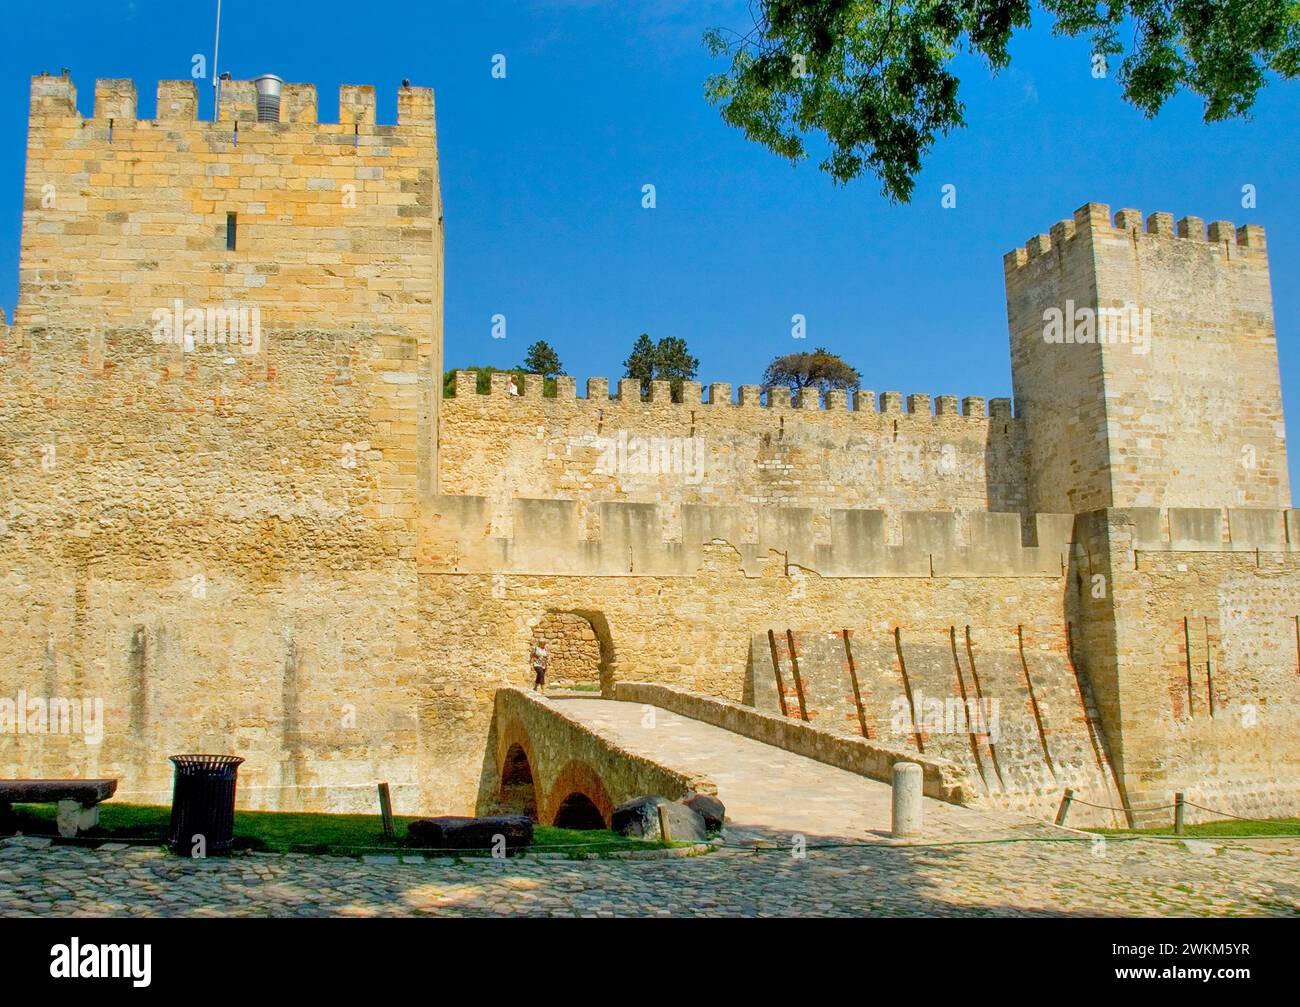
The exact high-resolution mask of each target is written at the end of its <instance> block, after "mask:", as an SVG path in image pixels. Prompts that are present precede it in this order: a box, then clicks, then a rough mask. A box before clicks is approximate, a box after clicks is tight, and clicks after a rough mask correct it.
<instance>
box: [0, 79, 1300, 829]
mask: <svg viewBox="0 0 1300 1007" xmlns="http://www.w3.org/2000/svg"><path fill="white" fill-rule="evenodd" d="M75 98H76V95H75V91H74V88H73V85H72V82H71V81H70V80H69V79H67V78H66V77H50V76H40V77H37V78H35V79H34V80H33V82H32V102H31V119H30V126H29V142H28V154H27V175H26V189H25V201H24V212H23V232H22V248H21V263H20V283H19V302H18V306H17V311H16V314H15V318H14V321H13V325H12V326H8V325H2V326H0V490H2V491H3V492H2V497H3V499H0V508H3V509H2V510H0V550H2V552H0V700H3V699H7V700H9V701H10V705H9V710H10V711H11V713H10V716H9V718H8V721H7V722H6V720H5V717H4V715H3V713H4V708H3V706H2V705H0V727H2V728H4V730H3V733H0V775H4V776H20V777H21V776H115V777H119V778H120V779H121V780H122V783H121V785H120V787H119V799H120V800H130V801H141V802H143V801H152V802H163V803H165V801H166V799H167V796H168V794H169V792H170V765H169V763H168V762H167V760H166V756H167V755H169V754H173V753H177V752H185V751H222V752H226V751H228V752H233V753H237V754H240V755H243V756H244V757H245V758H246V759H247V762H246V763H245V765H244V767H243V768H242V769H241V775H240V794H241V800H242V801H243V803H244V804H246V805H247V806H250V807H261V808H279V809H302V810H319V811H356V810H370V809H371V808H372V805H373V784H374V781H375V780H380V779H382V780H387V781H390V783H391V785H392V789H393V794H394V803H395V805H396V807H397V810H398V811H399V812H402V813H414V812H417V811H418V812H439V813H451V812H465V811H468V810H470V809H472V808H473V807H474V805H475V802H476V799H477V795H478V794H479V792H480V784H481V782H483V781H488V783H489V784H490V782H491V781H492V780H493V779H499V778H500V773H501V767H500V766H499V765H497V764H496V763H497V761H498V756H497V754H496V753H494V752H493V751H492V750H491V746H490V745H488V744H487V738H488V730H489V723H490V721H491V717H492V709H493V700H494V696H495V695H496V693H497V691H498V690H499V689H501V688H502V687H503V686H506V685H511V684H514V685H521V684H527V683H528V682H529V681H530V680H531V674H530V672H529V671H528V667H527V653H528V649H529V647H530V646H531V644H532V642H533V641H534V639H535V638H536V637H537V636H539V635H540V636H545V637H547V638H548V639H550V640H551V641H552V642H553V643H554V645H555V651H556V665H557V670H556V674H557V675H558V676H559V677H561V678H565V679H569V680H574V681H579V682H590V683H592V687H594V686H595V685H597V684H598V685H599V686H600V688H601V689H602V690H603V691H604V692H605V694H606V695H612V694H613V693H614V690H615V689H616V688H617V686H618V684H619V683H628V682H634V681H635V682H647V683H657V684H660V685H670V686H675V687H678V688H681V689H686V690H691V691H694V692H697V693H702V694H706V695H709V696H715V697H721V698H725V699H729V700H735V701H739V702H743V703H747V704H752V705H754V706H756V707H759V708H761V709H765V710H770V711H777V710H780V711H783V712H786V713H787V714H788V715H789V716H791V717H802V718H804V719H807V720H809V721H810V722H812V723H813V724H815V725H819V726H824V727H825V728H826V730H828V731H832V732H838V733H849V734H853V735H855V736H858V737H865V738H867V739H869V740H870V742H871V744H875V745H879V746H880V747H881V748H882V750H885V751H887V752H897V751H901V752H904V753H907V752H915V753H924V754H925V755H926V756H927V757H928V758H936V759H941V760H946V761H947V762H948V763H950V764H951V766H952V767H955V768H954V770H953V771H954V772H956V773H957V774H958V775H960V776H961V777H962V778H964V779H965V781H966V783H965V791H966V793H967V795H968V799H969V800H970V801H971V802H974V803H979V802H986V803H988V804H990V805H993V806H1005V807H1014V808H1019V809H1027V810H1032V811H1033V812H1035V813H1038V814H1048V813H1050V811H1051V810H1052V809H1053V808H1054V807H1055V805H1056V802H1057V801H1058V800H1059V798H1060V795H1061V792H1062V789H1063V788H1065V787H1070V788H1072V789H1073V790H1074V791H1075V793H1076V794H1077V795H1078V796H1079V797H1080V798H1081V799H1083V800H1086V801H1087V802H1089V804H1095V805H1100V806H1120V805H1122V806H1124V807H1126V808H1130V809H1133V810H1132V811H1131V813H1130V814H1129V815H1128V817H1129V819H1130V820H1138V819H1140V818H1141V814H1140V809H1141V808H1142V807H1144V806H1147V805H1164V804H1168V803H1169V802H1170V800H1171V795H1172V793H1173V792H1175V791H1182V792H1185V793H1186V794H1187V798H1188V800H1189V801H1194V802H1196V803H1198V804H1200V805H1209V806H1212V807H1215V808H1218V809H1225V810H1227V811H1229V812H1232V813H1235V814H1245V815H1262V814H1269V815H1276V814H1291V815H1294V814H1296V813H1297V812H1300V511H1295V510H1291V509H1290V491H1289V486H1288V477H1287V458H1286V449H1285V439H1284V430H1283V422H1282V406H1281V391H1280V383H1279V373H1278V363H1277V350H1276V337H1275V333H1274V326H1273V318H1272V306H1271V297H1270V290H1269V272H1268V259H1267V250H1266V245H1265V238H1264V232H1263V230H1262V229H1261V228H1260V227H1257V226H1255V225H1246V226H1244V227H1239V228H1236V227H1234V226H1233V225H1231V224H1228V223H1225V222H1214V223H1211V224H1210V225H1209V227H1208V230H1207V228H1206V225H1205V223H1204V222H1203V221H1201V220H1199V219H1197V218H1194V217H1186V218H1184V219H1182V220H1180V221H1178V222H1177V224H1175V222H1174V220H1173V218H1172V217H1171V216H1170V215H1168V214H1164V213H1154V214H1151V215H1150V216H1149V217H1148V218H1147V219H1146V220H1145V222H1144V221H1143V219H1142V216H1141V215H1140V214H1139V213H1138V212H1137V211H1134V210H1121V211H1119V212H1118V213H1116V214H1114V216H1113V217H1112V215H1111V212H1110V210H1109V209H1108V208H1107V207H1106V206H1103V205H1100V204H1096V203H1089V204H1087V205H1085V206H1084V207H1082V208H1081V209H1079V210H1078V211H1076V212H1075V214H1074V216H1073V218H1072V219H1069V220H1065V221H1062V222H1061V223H1059V224H1057V225H1055V226H1054V227H1053V228H1052V229H1051V232H1050V234H1044V235H1039V236H1037V237H1035V238H1033V239H1032V240H1030V241H1029V242H1028V244H1027V245H1025V246H1024V247H1023V248H1018V249H1016V250H1014V251H1012V252H1011V253H1009V254H1008V255H1007V256H1006V258H1005V262H1004V266H1005V276H1006V290H1007V311H1008V318H1009V325H1010V335H1011V363H1012V377H1013V389H1014V395H1015V408H1014V410H1013V408H1012V403H1011V401H1009V400H1006V399H993V400H991V401H989V402H987V403H986V402H985V400H984V399H982V398H976V397H968V398H963V399H961V400H960V401H959V400H958V399H957V398H955V397H952V396H947V395H943V396H938V397H936V398H934V399H933V400H932V399H931V397H930V396H928V395H909V396H907V397H906V399H904V397H903V396H901V395H900V394H898V393H896V392H884V393H882V394H880V395H879V396H877V395H876V394H875V393H874V392H870V391H858V392H856V393H853V394H849V393H846V392H836V391H833V392H830V393H829V394H828V395H826V396H825V401H824V402H823V401H821V398H820V397H819V396H818V395H817V394H816V393H809V392H805V393H801V394H800V395H798V396H797V397H796V398H795V399H794V400H793V401H792V400H791V398H790V396H789V394H788V393H786V392H784V391H783V390H782V389H779V388H778V389H771V390H762V389H760V388H758V387H755V386H742V387H741V388H740V389H739V390H738V395H737V396H736V398H735V399H734V400H733V395H732V388H731V386H730V385H725V384H714V385H710V386H709V388H708V392H707V396H706V395H704V390H703V389H702V387H701V386H700V385H699V384H698V383H694V382H686V383H685V386H684V389H683V390H682V394H681V395H680V397H679V400H677V401H675V400H674V397H673V396H672V395H671V394H670V389H669V387H668V385H667V384H666V383H662V382H655V383H654V385H653V387H652V389H651V393H650V395H649V396H648V398H643V397H642V395H641V391H640V386H639V383H638V382H636V381H629V380H623V381H621V382H619V383H618V386H617V389H616V390H614V391H616V394H614V395H611V391H612V389H611V388H610V386H609V382H608V381H605V380H598V379H592V380H589V381H588V382H587V386H586V395H585V397H578V396H577V394H576V389H575V383H574V381H573V380H572V379H571V378H567V377H560V378H558V379H557V380H556V383H555V394H554V395H553V396H549V395H546V394H544V390H543V384H542V380H541V378H536V379H534V378H531V377H530V378H528V379H526V380H525V382H524V385H523V388H522V389H521V391H520V394H518V395H513V394H511V393H510V390H509V389H508V388H507V386H506V384H505V382H506V381H508V377H506V376H503V375H494V376H493V379H492V381H493V383H492V389H491V393H490V394H488V395H480V394H477V392H476V388H475V382H474V377H473V375H472V374H463V373H461V374H457V376H456V382H455V394H454V396H453V397H448V398H444V396H443V394H442V372H443V362H442V283H443V251H442V249H443V242H442V235H443V219H442V206H441V197H440V193H439V183H438V154H437V144H436V133H435V125H434V102H433V94H432V92H431V91H430V90H428V89H423V88H413V87H408V86H403V87H402V89H401V90H400V91H399V93H398V121H397V123H396V125H381V124H379V123H378V122H377V121H376V116H375V97H374V90H373V89H372V88H369V87H351V86H349V87H344V88H343V89H342V91H341V93H340V96H339V111H338V116H337V118H338V121H337V122H336V123H334V122H329V123H326V122H320V121H318V116H317V98H316V91H315V88H314V87H311V86H308V85H300V84H286V85H284V86H283V90H282V93H281V94H280V96H279V99H278V107H276V108H275V109H274V110H273V111H274V114H270V115H268V114H267V111H266V109H265V108H263V109H262V113H261V114H259V101H258V91H257V88H256V86H255V85H254V83H253V82H247V81H232V82H229V83H228V84H227V85H226V86H225V88H224V90H223V91H222V93H221V107H220V114H219V116H218V118H217V121H216V122H205V121H199V120H198V119H197V106H198V102H197V91H196V88H195V85H194V84H193V83H192V82H189V81H166V82H163V83H161V84H159V86H158V104H157V116H156V118H155V119H152V120H148V119H142V118H139V117H138V115H137V107H136V106H137V96H136V91H135V87H134V85H133V84H132V83H131V82H129V81H122V80H101V81H98V82H97V84H96V88H95V101H94V115H93V117H92V118H83V117H82V116H81V115H80V114H79V113H78V111H77V108H76V101H75ZM796 662H797V664H798V671H797V672H795V668H794V665H795V663H796ZM792 672H795V674H794V676H792ZM792 683H793V685H794V687H795V688H794V689H792V688H791V686H792ZM850 683H851V685H852V689H851V690H850V688H849V685H850ZM796 693H797V696H796ZM20 694H21V695H22V696H23V697H26V698H27V702H30V698H31V697H43V699H44V701H45V708H46V709H47V711H48V717H47V719H46V721H45V723H44V725H42V723H41V722H40V717H39V716H37V718H36V720H32V718H31V716H30V715H29V716H28V717H27V720H26V721H24V717H23V713H24V711H25V710H27V709H28V707H27V706H26V704H25V703H20V702H19V701H18V699H17V697H19V696H20ZM89 698H95V699H102V702H103V711H104V712H103V739H102V741H100V742H99V743H98V744H88V743H87V741H86V738H85V737H84V736H79V735H78V734H77V733H76V731H75V730H65V729H64V728H67V727H68V724H67V723H66V721H67V719H68V717H69V716H70V714H69V709H71V711H72V714H75V713H76V712H77V710H78V709H79V708H78V706H77V703H78V702H80V701H82V700H86V699H89ZM796 699H797V703H796ZM900 699H902V700H904V705H903V707H902V708H903V709H904V710H906V711H907V712H908V713H909V714H915V715H914V716H908V717H904V718H903V721H904V722H903V723H902V724H901V726H900V724H899V723H898V722H897V721H898V717H897V714H898V710H899V709H900V706H899V700H900ZM972 704H974V705H972ZM981 704H982V705H981ZM977 706H978V707H979V708H981V709H990V708H992V709H996V710H998V711H999V716H1000V722H999V724H998V726H997V727H996V729H991V728H990V727H989V725H988V724H961V723H952V722H951V720H952V718H951V716H948V715H951V714H952V712H953V710H954V708H956V709H957V710H958V711H961V710H962V709H972V708H975V707H977ZM37 708H40V704H39V703H38V704H37ZM56 710H57V711H58V715H57V716H56ZM14 711H16V715H15V713H14ZM932 714H933V716H932ZM945 718H946V719H945ZM72 719H73V720H75V717H73V718H72ZM74 726H75V725H74ZM487 789H489V790H490V789H491V786H490V785H489V786H488V787H487ZM550 803H551V802H549V801H548V799H547V798H546V796H545V795H542V800H541V803H540V806H539V809H538V810H539V814H540V815H541V817H543V819H546V818H547V817H548V815H550V816H553V813H554V808H553V807H550V806H548V805H549V804H550ZM1085 807H1086V805H1085ZM1088 814H1089V812H1087V811H1085V812H1083V815H1088ZM1091 815H1092V817H1094V818H1096V819H1097V820H1110V819H1109V818H1108V813H1106V812H1104V811H1101V810H1099V809H1098V810H1096V811H1094V812H1092V813H1091ZM1081 817H1082V816H1081ZM1211 817H1212V816H1211Z"/></svg>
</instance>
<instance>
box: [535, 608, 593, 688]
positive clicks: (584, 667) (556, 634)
mask: <svg viewBox="0 0 1300 1007" xmlns="http://www.w3.org/2000/svg"><path fill="white" fill-rule="evenodd" d="M540 640H545V641H546V646H547V649H548V650H549V651H550V654H551V666H550V671H549V672H547V675H546V682H547V684H548V685H570V686H577V687H579V688H584V687H585V688H588V689H594V688H598V687H600V686H601V685H602V678H603V676H602V667H603V665H604V652H603V648H602V645H601V640H600V637H599V636H598V635H597V631H596V627H595V625H593V623H592V622H591V620H590V619H588V618H586V617H585V616H583V615H581V614H579V613H577V612H558V611H553V612H547V613H546V614H545V615H544V616H542V618H541V619H540V620H538V623H537V625H536V626H535V627H533V639H532V643H531V644H530V645H529V652H530V653H531V652H532V647H533V646H535V645H536V644H537V643H538V641H540Z"/></svg>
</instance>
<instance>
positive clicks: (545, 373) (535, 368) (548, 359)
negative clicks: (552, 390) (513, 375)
mask: <svg viewBox="0 0 1300 1007" xmlns="http://www.w3.org/2000/svg"><path fill="white" fill-rule="evenodd" d="M520 370H522V371H524V372H525V373H527V374H540V375H541V376H542V377H544V378H549V377H551V376H552V375H555V374H563V373H564V365H563V364H561V363H560V356H559V354H558V353H556V352H555V350H554V349H553V348H552V347H551V344H550V343H548V342H547V341H546V340H544V339H539V340H537V342H535V343H533V345H532V346H530V347H528V353H527V354H526V355H525V356H524V362H523V363H522V364H521V365H520Z"/></svg>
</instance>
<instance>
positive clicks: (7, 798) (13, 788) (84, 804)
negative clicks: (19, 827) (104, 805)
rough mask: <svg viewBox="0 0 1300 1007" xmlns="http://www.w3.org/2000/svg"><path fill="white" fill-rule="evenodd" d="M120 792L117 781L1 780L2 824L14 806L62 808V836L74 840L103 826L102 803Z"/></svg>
mask: <svg viewBox="0 0 1300 1007" xmlns="http://www.w3.org/2000/svg"><path fill="white" fill-rule="evenodd" d="M116 790H117V781H116V780H0V822H5V821H8V820H9V818H10V817H11V816H12V813H13V808H12V805H14V804H54V803H57V804H58V805H59V813H58V824H59V835H61V836H63V837H64V838H65V839H70V838H72V837H73V836H75V835H76V834H77V832H78V831H80V830H84V829H92V828H94V827H95V826H96V825H98V824H99V802H100V801H106V800H108V799H109V798H110V797H112V796H113V794H114V793H115V792H116Z"/></svg>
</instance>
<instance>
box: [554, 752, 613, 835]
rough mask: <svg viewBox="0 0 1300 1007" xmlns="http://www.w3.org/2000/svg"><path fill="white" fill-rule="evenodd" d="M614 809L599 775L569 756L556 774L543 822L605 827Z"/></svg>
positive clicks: (565, 826)
mask: <svg viewBox="0 0 1300 1007" xmlns="http://www.w3.org/2000/svg"><path fill="white" fill-rule="evenodd" d="M613 812H614V802H613V801H611V800H610V797H609V792H608V791H607V790H606V789H605V781H604V780H602V779H601V778H600V774H599V773H597V772H596V771H595V770H594V769H592V768H591V766H589V765H588V764H587V763H585V762H583V761H582V760H580V759H571V760H570V761H569V762H567V763H565V765H564V768H563V769H561V770H560V771H559V772H558V773H556V774H555V781H554V782H553V783H552V784H551V791H550V794H549V795H548V796H547V800H546V811H545V813H544V816H543V818H542V821H543V822H544V823H546V824H547V825H560V826H562V827H564V828H578V829H595V828H608V827H609V823H610V817H611V816H612V815H613ZM597 822H599V824H595V823H597ZM579 823H581V824H579Z"/></svg>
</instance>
